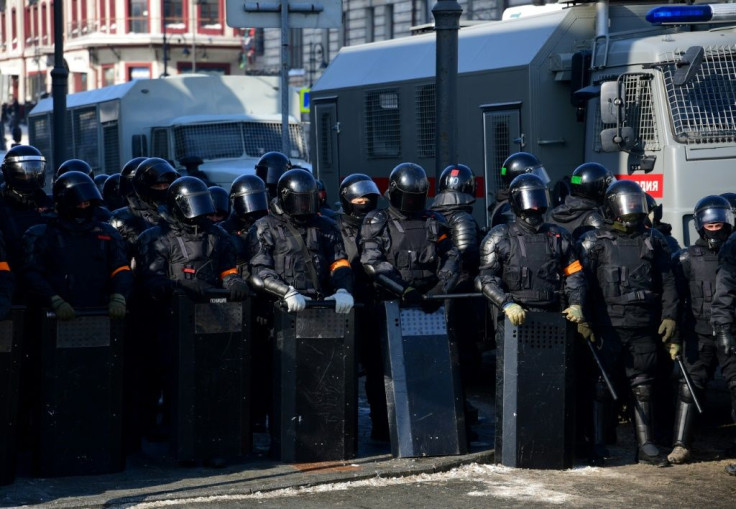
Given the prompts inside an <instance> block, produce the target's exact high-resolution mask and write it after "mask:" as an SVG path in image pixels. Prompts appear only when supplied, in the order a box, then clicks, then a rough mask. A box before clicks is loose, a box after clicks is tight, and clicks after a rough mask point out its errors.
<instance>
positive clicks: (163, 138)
mask: <svg viewBox="0 0 736 509" xmlns="http://www.w3.org/2000/svg"><path fill="white" fill-rule="evenodd" d="M151 157H160V158H161V159H166V160H168V159H171V157H169V135H168V131H167V130H166V129H161V128H159V129H151Z"/></svg>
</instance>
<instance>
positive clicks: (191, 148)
mask: <svg viewBox="0 0 736 509" xmlns="http://www.w3.org/2000/svg"><path fill="white" fill-rule="evenodd" d="M289 135H290V136H289V139H290V141H291V151H290V153H289V154H288V156H289V158H293V159H307V153H306V142H305V139H304V130H303V129H302V126H301V125H298V124H289ZM174 150H175V152H174V154H175V158H176V160H177V161H178V160H181V159H182V158H183V157H186V156H199V157H201V158H202V159H203V160H205V161H207V160H210V159H230V158H239V157H255V158H259V157H261V156H262V155H263V154H265V153H266V152H272V151H278V152H280V151H281V124H280V123H276V122H230V123H218V124H194V125H184V126H178V127H176V128H174Z"/></svg>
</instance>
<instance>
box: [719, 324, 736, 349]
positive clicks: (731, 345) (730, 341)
mask: <svg viewBox="0 0 736 509" xmlns="http://www.w3.org/2000/svg"><path fill="white" fill-rule="evenodd" d="M716 347H717V348H718V351H719V352H721V354H723V355H725V356H730V355H732V354H736V340H735V339H734V338H733V334H731V327H730V326H729V325H721V326H718V327H717V328H716Z"/></svg>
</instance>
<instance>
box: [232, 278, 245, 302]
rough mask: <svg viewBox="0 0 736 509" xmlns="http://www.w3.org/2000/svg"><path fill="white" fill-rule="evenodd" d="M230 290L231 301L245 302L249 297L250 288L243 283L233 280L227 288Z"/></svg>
mask: <svg viewBox="0 0 736 509" xmlns="http://www.w3.org/2000/svg"><path fill="white" fill-rule="evenodd" d="M228 289H229V290H230V299H232V300H236V301H237V300H245V299H246V298H248V297H249V296H250V288H249V287H248V284H247V283H246V282H245V281H242V280H240V279H235V280H234V281H232V282H231V283H230V285H229V287H228Z"/></svg>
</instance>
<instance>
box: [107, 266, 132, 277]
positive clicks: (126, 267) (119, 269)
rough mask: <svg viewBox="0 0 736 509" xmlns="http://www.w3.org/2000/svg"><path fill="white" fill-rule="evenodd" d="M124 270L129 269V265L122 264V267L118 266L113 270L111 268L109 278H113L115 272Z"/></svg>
mask: <svg viewBox="0 0 736 509" xmlns="http://www.w3.org/2000/svg"><path fill="white" fill-rule="evenodd" d="M124 270H130V267H129V266H128V265H123V266H122V267H118V268H117V269H115V270H113V271H112V274H110V278H111V279H112V278H114V277H115V275H116V274H117V273H118V272H122V271H124Z"/></svg>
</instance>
